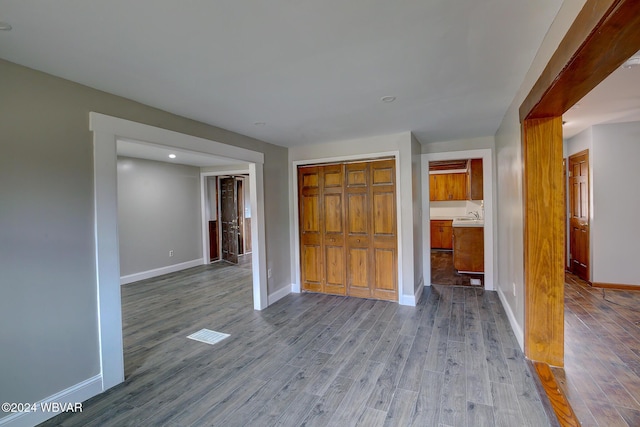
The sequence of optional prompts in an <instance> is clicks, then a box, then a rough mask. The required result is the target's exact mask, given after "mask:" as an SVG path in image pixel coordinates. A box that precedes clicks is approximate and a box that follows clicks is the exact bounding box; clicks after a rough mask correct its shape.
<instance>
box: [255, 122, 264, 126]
mask: <svg viewBox="0 0 640 427" xmlns="http://www.w3.org/2000/svg"><path fill="white" fill-rule="evenodd" d="M254 125H256V126H264V125H266V123H265V122H255V123H254Z"/></svg>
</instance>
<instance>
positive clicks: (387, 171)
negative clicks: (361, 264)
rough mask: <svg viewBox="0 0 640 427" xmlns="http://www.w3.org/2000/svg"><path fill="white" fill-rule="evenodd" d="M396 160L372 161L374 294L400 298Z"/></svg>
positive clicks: (382, 296)
mask: <svg viewBox="0 0 640 427" xmlns="http://www.w3.org/2000/svg"><path fill="white" fill-rule="evenodd" d="M395 164H396V162H395V160H381V161H376V162H371V163H370V168H371V201H372V204H371V208H372V212H371V243H372V264H373V265H372V271H371V272H372V279H373V282H372V296H373V298H377V299H384V300H388V301H397V300H398V273H397V272H398V243H397V235H396V230H397V218H396V185H395V177H396V173H395Z"/></svg>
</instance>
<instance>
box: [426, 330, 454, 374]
mask: <svg viewBox="0 0 640 427" xmlns="http://www.w3.org/2000/svg"><path fill="white" fill-rule="evenodd" d="M449 323H450V319H449V317H437V318H436V324H435V325H434V328H433V332H432V334H431V339H430V340H429V348H428V349H427V358H426V361H425V365H424V368H425V369H427V370H430V371H433V372H444V369H445V366H446V363H447V342H448V340H449Z"/></svg>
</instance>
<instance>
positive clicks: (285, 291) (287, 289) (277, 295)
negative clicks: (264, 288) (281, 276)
mask: <svg viewBox="0 0 640 427" xmlns="http://www.w3.org/2000/svg"><path fill="white" fill-rule="evenodd" d="M291 288H292V286H291V285H289V286H284V287H282V288H280V289H278V290H277V291H275V292H273V293H271V294H269V296H268V297H267V304H268V305H271V304H273V303H275V302H276V301H278V300H281V299H282V298H284V297H286V296H287V295H289V294H290V293H291Z"/></svg>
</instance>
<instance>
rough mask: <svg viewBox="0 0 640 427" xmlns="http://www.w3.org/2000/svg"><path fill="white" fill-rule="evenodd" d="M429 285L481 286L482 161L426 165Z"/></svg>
mask: <svg viewBox="0 0 640 427" xmlns="http://www.w3.org/2000/svg"><path fill="white" fill-rule="evenodd" d="M424 173H428V174H429V211H430V212H429V214H430V215H429V217H430V221H429V229H430V232H431V239H430V252H431V283H432V284H437V285H448V286H453V285H457V286H480V287H482V286H483V282H484V236H483V228H484V197H483V161H482V159H481V158H477V159H471V158H462V159H452V160H433V161H430V162H429V169H428V171H424Z"/></svg>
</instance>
